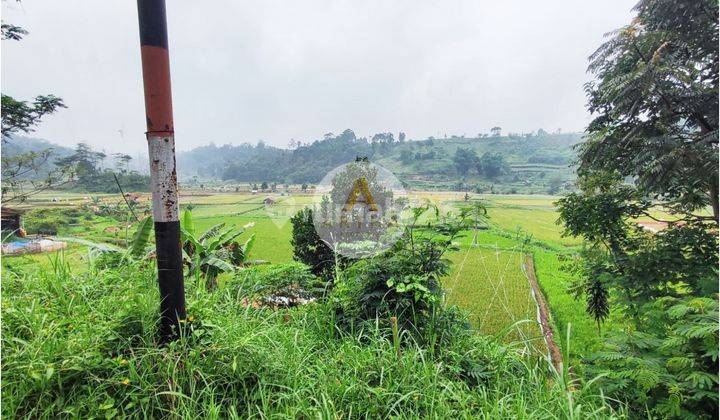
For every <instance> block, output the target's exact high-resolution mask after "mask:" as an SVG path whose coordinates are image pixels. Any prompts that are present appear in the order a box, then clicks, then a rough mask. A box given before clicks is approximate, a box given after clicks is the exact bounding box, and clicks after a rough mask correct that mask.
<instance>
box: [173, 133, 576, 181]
mask: <svg viewBox="0 0 720 420" xmlns="http://www.w3.org/2000/svg"><path fill="white" fill-rule="evenodd" d="M581 139H582V134H581V133H562V134H560V133H555V134H549V133H545V132H543V131H541V130H540V132H539V133H536V134H532V135H528V134H526V135H509V136H494V137H474V138H467V137H461V136H453V137H450V138H443V139H437V138H433V137H430V138H427V139H423V140H405V138H404V134H402V133H401V134H400V135H398V137H397V138H395V136H394V135H393V134H392V133H379V134H376V135H375V136H372V137H371V138H369V139H368V138H366V137H357V136H356V135H355V133H354V132H353V131H352V130H349V129H348V130H345V131H344V132H343V133H341V134H339V135H332V134H328V135H326V136H325V138H323V139H319V140H315V141H313V142H312V143H309V144H304V145H300V146H297V147H296V148H294V149H282V148H278V147H274V146H268V145H266V144H264V143H262V142H260V143H258V144H257V145H251V144H248V143H244V144H241V145H231V144H226V145H222V146H216V145H214V144H210V145H207V146H201V147H198V148H195V149H192V150H190V151H186V152H180V153H179V154H178V171H179V173H180V176H181V178H182V179H185V180H186V181H187V179H188V178H189V177H197V178H198V179H201V180H213V179H214V180H224V181H227V182H241V183H242V182H246V183H256V182H258V183H259V182H275V183H289V184H300V183H308V184H313V183H317V182H318V181H320V180H321V179H322V177H323V176H325V174H327V173H328V172H329V171H330V170H332V169H333V168H335V167H336V166H338V165H341V164H344V163H347V162H349V161H352V160H354V159H355V158H356V157H358V156H363V157H368V158H369V159H370V160H371V161H373V162H375V163H377V164H380V165H382V166H384V167H386V168H387V169H389V170H391V171H393V173H395V174H396V175H397V176H398V178H400V180H401V181H404V182H405V183H406V184H407V185H409V186H414V187H422V188H449V189H470V190H482V189H487V190H493V191H498V192H503V191H504V192H536V193H538V192H547V190H548V189H554V190H557V189H558V188H561V187H563V186H565V187H567V186H568V185H569V184H570V183H572V181H573V180H574V173H573V170H572V168H571V165H572V162H573V161H574V159H575V152H574V150H573V146H574V145H575V144H577V143H578V142H579V141H580V140H581ZM458 149H463V150H468V151H471V152H474V153H475V154H476V155H477V156H478V157H480V156H483V155H484V154H491V155H500V156H501V157H502V159H503V160H504V162H505V164H506V167H507V168H509V170H507V171H506V172H505V173H503V174H502V175H500V176H497V177H492V178H489V177H487V176H485V175H484V174H483V173H482V172H479V171H476V170H472V169H471V170H470V171H468V172H467V173H465V174H461V173H459V172H458V170H457V168H456V164H455V162H454V155H455V153H456V152H457V150H458ZM496 185H499V186H503V188H502V189H500V190H495V189H494V186H496Z"/></svg>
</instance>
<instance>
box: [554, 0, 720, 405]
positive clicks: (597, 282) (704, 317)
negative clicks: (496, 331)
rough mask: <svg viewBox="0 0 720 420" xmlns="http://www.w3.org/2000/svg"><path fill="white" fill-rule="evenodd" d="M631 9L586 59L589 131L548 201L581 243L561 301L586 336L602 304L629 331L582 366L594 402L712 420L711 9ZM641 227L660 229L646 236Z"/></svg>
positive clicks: (689, 5)
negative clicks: (580, 316) (599, 391)
mask: <svg viewBox="0 0 720 420" xmlns="http://www.w3.org/2000/svg"><path fill="white" fill-rule="evenodd" d="M635 10H636V11H637V14H638V15H637V17H636V18H635V19H633V21H632V23H631V24H630V25H628V26H626V27H624V28H622V29H621V30H619V31H616V32H615V33H614V35H613V36H612V38H611V39H610V40H608V41H607V42H606V43H604V44H603V45H602V46H601V47H600V48H599V49H598V50H597V52H596V53H595V54H593V56H592V57H591V64H590V72H592V73H593V74H594V75H595V77H596V80H594V81H592V82H590V83H588V85H587V93H588V102H589V108H590V111H591V112H592V113H593V114H594V116H595V118H594V119H593V121H592V122H591V123H590V125H589V127H588V129H587V132H588V137H587V140H586V141H585V142H584V143H582V144H581V145H580V146H579V169H578V175H579V179H578V186H579V188H580V191H579V192H577V193H572V194H569V195H568V196H566V197H564V198H562V199H560V200H559V202H558V205H559V209H560V221H561V222H562V223H564V224H565V233H566V234H569V235H574V236H582V237H584V238H585V239H586V242H587V245H586V248H585V249H584V250H583V252H582V254H581V256H582V259H579V260H578V261H577V262H576V264H575V265H574V267H573V271H574V273H575V275H576V277H577V282H576V283H575V284H574V286H573V291H574V292H575V294H576V296H578V297H581V296H585V297H586V301H587V303H588V312H589V313H590V314H591V315H592V316H593V317H594V318H595V319H596V321H597V322H598V325H599V324H600V322H601V321H602V320H603V319H604V318H605V317H606V316H607V314H608V309H609V308H610V307H609V303H612V304H613V306H614V307H618V308H619V309H620V313H621V314H623V315H624V316H625V320H626V322H628V323H629V327H628V328H627V329H624V330H622V331H615V332H612V333H611V338H610V339H609V340H608V341H607V342H606V345H605V347H604V349H603V351H602V352H600V353H598V354H596V355H593V356H592V357H591V360H592V371H591V373H600V372H602V373H603V374H606V375H608V376H607V378H605V379H602V380H600V381H599V382H598V384H599V385H600V386H602V387H603V389H604V390H605V392H606V393H608V394H609V395H610V396H611V397H613V398H615V399H618V400H622V401H625V402H626V403H627V404H628V405H629V406H630V408H631V409H632V410H633V411H634V412H637V413H638V414H639V413H645V414H646V415H647V416H648V417H665V418H667V417H678V418H688V417H692V418H698V417H699V418H712V417H715V416H716V415H717V410H718V397H717V395H718V370H717V354H718V353H717V339H718V326H717V292H718V284H717V275H718V272H717V267H718V238H717V228H718V221H717V220H718V219H717V217H718V203H717V196H718V185H717V179H718V162H717V154H718V131H717V129H718V65H717V63H718V47H717V45H718V3H717V2H711V1H706V0H699V1H690V0H653V1H650V0H642V1H640V2H639V3H638V5H637V6H636V8H635ZM626 180H630V181H632V183H627V182H625V181H626ZM707 207H710V208H711V209H712V216H708V215H706V214H704V213H703V211H704V209H706V208H707ZM658 210H662V211H663V212H668V211H669V212H670V213H672V217H667V218H666V219H665V220H663V219H662V218H659V217H658V214H662V213H661V212H658ZM641 216H642V217H645V218H649V219H655V220H656V221H657V222H659V223H664V224H665V225H666V228H665V229H664V230H663V231H661V232H657V233H655V232H648V231H647V230H645V229H643V228H642V227H641V226H640V225H638V223H637V219H638V217H641ZM661 217H662V216H661Z"/></svg>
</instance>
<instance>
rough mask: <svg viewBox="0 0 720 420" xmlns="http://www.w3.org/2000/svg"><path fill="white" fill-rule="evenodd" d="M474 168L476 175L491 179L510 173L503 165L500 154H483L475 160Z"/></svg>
mask: <svg viewBox="0 0 720 420" xmlns="http://www.w3.org/2000/svg"><path fill="white" fill-rule="evenodd" d="M476 167H477V170H478V173H482V174H483V175H485V176H486V177H488V178H491V179H492V178H497V177H498V176H500V175H504V174H506V173H508V172H510V167H509V166H508V164H507V163H505V157H504V156H503V155H502V154H500V153H491V152H485V153H483V155H482V157H481V158H480V159H479V160H477V162H476Z"/></svg>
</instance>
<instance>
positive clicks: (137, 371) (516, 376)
mask: <svg viewBox="0 0 720 420" xmlns="http://www.w3.org/2000/svg"><path fill="white" fill-rule="evenodd" d="M77 268H78V267H74V268H73V269H71V268H70V266H69V265H68V264H66V263H65V262H64V261H63V258H62V256H59V257H58V258H57V259H56V260H55V261H53V264H52V267H51V269H49V270H43V271H41V272H33V273H27V272H24V270H23V268H21V267H18V268H13V267H12V266H10V267H5V268H4V270H3V295H2V312H3V323H2V345H3V353H2V376H3V387H2V399H3V404H2V414H3V416H6V417H32V418H41V417H44V418H54V417H113V416H133V417H181V418H200V417H202V418H218V417H222V418H225V417H233V418H240V417H242V418H245V417H248V416H250V417H270V416H272V417H280V418H297V417H321V418H340V417H342V418H357V417H373V418H375V417H403V418H407V417H411V418H412V417H421V416H422V417H436V418H439V417H443V418H453V417H460V418H468V417H488V418H592V417H602V418H607V417H609V416H614V415H616V414H617V413H615V412H613V411H612V410H611V409H610V408H609V407H608V406H607V405H606V404H605V402H604V401H603V399H602V398H601V397H600V396H597V395H592V394H590V393H589V392H588V391H586V390H584V389H582V387H581V388H580V389H579V390H576V391H574V392H571V391H568V389H567V387H566V386H565V384H564V382H563V381H562V380H561V378H556V377H553V376H552V375H551V374H549V373H548V367H547V364H546V362H545V361H543V360H537V359H523V358H520V357H519V356H517V355H516V351H515V350H513V349H511V348H508V347H503V346H502V345H500V344H497V343H495V342H492V341H490V340H489V339H487V338H485V337H482V336H479V335H476V334H474V333H472V332H471V331H470V330H458V331H457V332H454V333H453V334H452V335H451V337H452V339H451V340H450V341H449V342H448V344H447V345H446V346H445V347H444V348H441V349H437V350H436V351H435V354H431V353H430V352H429V351H428V350H426V349H423V348H419V347H418V346H412V345H410V346H408V347H405V348H403V350H402V353H401V355H400V356H399V357H398V355H397V354H396V353H395V349H394V348H393V344H392V343H391V342H389V341H388V340H387V339H385V338H383V337H384V336H383V335H381V334H379V332H378V331H372V330H370V331H360V332H356V333H355V335H353V336H350V335H347V334H343V333H340V332H339V330H337V329H336V328H335V321H334V317H333V313H332V311H331V310H330V306H329V305H328V304H325V303H318V304H313V305H308V306H305V307H301V308H297V309H293V310H271V309H252V308H250V307H246V306H244V305H243V304H242V298H243V296H244V291H243V289H242V287H240V286H239V283H237V282H236V281H233V280H230V281H228V282H226V283H225V284H224V285H223V286H222V287H221V288H220V289H219V290H218V291H216V292H215V293H213V294H207V293H206V292H205V291H204V289H202V288H196V287H194V284H193V282H192V280H191V281H188V284H187V290H188V312H189V313H188V315H189V318H188V319H189V320H191V322H190V324H191V326H192V328H191V330H190V331H192V332H191V333H189V334H188V336H187V337H185V338H184V339H182V340H180V341H178V342H175V343H173V344H171V345H169V346H167V347H164V348H159V347H158V346H156V344H155V343H154V333H155V320H156V316H157V301H158V294H157V291H156V285H155V279H154V267H153V266H152V264H148V265H146V266H140V265H129V266H124V267H121V268H118V269H113V270H103V271H98V270H96V269H94V268H92V267H82V270H81V269H77ZM621 414H622V413H621Z"/></svg>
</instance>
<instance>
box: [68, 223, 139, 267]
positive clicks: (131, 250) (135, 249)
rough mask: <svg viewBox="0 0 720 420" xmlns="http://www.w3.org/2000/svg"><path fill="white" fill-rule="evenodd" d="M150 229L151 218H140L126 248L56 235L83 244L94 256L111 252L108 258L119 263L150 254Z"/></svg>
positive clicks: (135, 259)
mask: <svg viewBox="0 0 720 420" xmlns="http://www.w3.org/2000/svg"><path fill="white" fill-rule="evenodd" d="M152 230H153V221H152V218H150V217H148V218H145V219H143V220H140V221H139V222H138V224H137V227H136V229H135V233H134V234H133V237H132V239H131V240H130V241H129V242H128V243H127V247H126V248H122V247H119V246H117V245H113V244H108V243H103V242H95V241H90V240H87V239H82V238H73V237H58V238H57V239H58V240H60V241H64V242H73V243H77V244H80V245H85V246H87V247H88V248H90V249H91V250H93V251H94V252H95V255H96V256H100V255H103V254H105V255H110V254H112V255H113V257H112V258H109V259H108V260H112V261H114V262H115V263H114V265H119V264H123V263H127V262H133V261H140V260H143V259H146V258H147V257H148V256H149V255H151V254H152V249H150V248H149V247H148V243H149V242H150V233H151V232H152Z"/></svg>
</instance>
